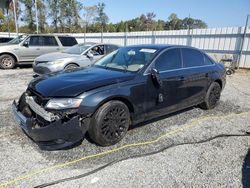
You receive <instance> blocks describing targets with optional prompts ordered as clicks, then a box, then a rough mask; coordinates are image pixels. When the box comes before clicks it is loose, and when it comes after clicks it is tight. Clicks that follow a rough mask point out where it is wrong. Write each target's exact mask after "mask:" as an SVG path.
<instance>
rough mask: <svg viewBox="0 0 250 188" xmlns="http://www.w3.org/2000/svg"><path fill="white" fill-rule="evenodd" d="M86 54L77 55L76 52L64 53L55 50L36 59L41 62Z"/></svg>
mask: <svg viewBox="0 0 250 188" xmlns="http://www.w3.org/2000/svg"><path fill="white" fill-rule="evenodd" d="M83 57H85V56H82V55H76V54H68V53H62V52H55V53H48V54H44V55H41V56H39V57H37V58H36V59H35V61H38V62H39V61H40V62H49V61H55V60H58V59H64V58H72V59H74V58H83ZM85 58H87V57H85Z"/></svg>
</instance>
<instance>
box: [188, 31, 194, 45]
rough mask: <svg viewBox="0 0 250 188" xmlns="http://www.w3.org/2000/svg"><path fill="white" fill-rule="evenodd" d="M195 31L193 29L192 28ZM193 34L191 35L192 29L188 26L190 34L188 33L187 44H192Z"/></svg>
mask: <svg viewBox="0 0 250 188" xmlns="http://www.w3.org/2000/svg"><path fill="white" fill-rule="evenodd" d="M192 32H193V30H192ZM192 37H193V36H192V35H191V29H190V28H189V27H188V34H187V46H191V45H192Z"/></svg>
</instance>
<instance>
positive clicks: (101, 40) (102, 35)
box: [101, 31, 103, 43]
mask: <svg viewBox="0 0 250 188" xmlns="http://www.w3.org/2000/svg"><path fill="white" fill-rule="evenodd" d="M101 43H103V31H102V32H101Z"/></svg>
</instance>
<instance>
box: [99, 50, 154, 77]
mask: <svg viewBox="0 0 250 188" xmlns="http://www.w3.org/2000/svg"><path fill="white" fill-rule="evenodd" d="M156 51H157V50H156V49H152V48H142V47H125V48H120V49H118V50H116V51H114V52H112V53H110V54H109V55H107V56H105V57H104V58H102V59H100V60H99V61H97V62H96V63H95V66H99V67H104V68H112V69H119V70H126V71H130V72H137V71H139V70H140V69H142V68H143V67H144V66H145V65H146V64H147V63H148V62H150V61H151V60H152V59H153V58H154V56H155V54H156Z"/></svg>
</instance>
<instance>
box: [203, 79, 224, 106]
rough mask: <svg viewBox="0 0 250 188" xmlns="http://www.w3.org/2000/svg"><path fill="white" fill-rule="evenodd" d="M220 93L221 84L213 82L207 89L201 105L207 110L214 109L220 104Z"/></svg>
mask: <svg viewBox="0 0 250 188" xmlns="http://www.w3.org/2000/svg"><path fill="white" fill-rule="evenodd" d="M220 95H221V86H220V84H219V83H217V82H213V83H212V84H211V85H210V87H209V89H208V91H207V94H206V97H205V101H204V102H203V103H202V104H200V105H199V106H200V107H201V108H202V109H205V110H209V109H213V108H214V107H215V106H216V105H217V104H218V101H219V100H220Z"/></svg>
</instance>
